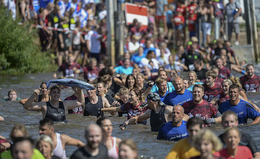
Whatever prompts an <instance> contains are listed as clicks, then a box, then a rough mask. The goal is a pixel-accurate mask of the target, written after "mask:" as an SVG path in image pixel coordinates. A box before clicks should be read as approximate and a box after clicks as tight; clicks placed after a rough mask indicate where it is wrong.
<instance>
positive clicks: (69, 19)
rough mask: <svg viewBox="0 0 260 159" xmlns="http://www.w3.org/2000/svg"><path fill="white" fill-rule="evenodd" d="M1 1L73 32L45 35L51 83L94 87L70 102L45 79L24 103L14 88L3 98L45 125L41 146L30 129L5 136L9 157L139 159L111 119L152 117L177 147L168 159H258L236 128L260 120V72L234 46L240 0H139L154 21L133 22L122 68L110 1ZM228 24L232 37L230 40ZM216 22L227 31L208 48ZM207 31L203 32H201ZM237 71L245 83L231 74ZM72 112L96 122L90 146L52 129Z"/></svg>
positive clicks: (43, 31)
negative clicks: (109, 44) (110, 25)
mask: <svg viewBox="0 0 260 159" xmlns="http://www.w3.org/2000/svg"><path fill="white" fill-rule="evenodd" d="M2 3H4V4H5V5H6V6H7V7H8V9H10V10H11V11H12V14H13V18H15V16H14V15H16V14H15V11H14V10H13V5H19V12H20V14H21V15H22V18H23V21H24V22H25V23H26V22H27V21H35V23H37V24H39V25H41V26H49V27H53V28H63V29H67V30H71V31H73V33H70V32H60V31H55V30H49V29H48V28H40V29H39V35H40V40H41V47H42V51H46V50H48V49H50V48H51V47H52V48H53V49H54V51H55V52H56V53H57V54H56V55H57V61H58V65H59V68H58V70H57V71H56V72H55V73H54V74H53V78H79V79H83V80H84V81H86V82H88V83H90V84H92V85H93V86H94V87H95V89H94V90H87V91H86V92H87V94H84V93H83V91H82V89H80V88H78V87H73V88H72V90H73V91H74V93H73V95H71V96H69V97H66V98H65V99H64V100H61V91H62V89H66V88H67V87H65V86H63V85H54V86H52V87H51V88H50V89H47V85H46V83H45V82H42V83H41V84H40V88H39V89H35V90H34V91H33V94H32V95H31V96H30V97H29V98H26V99H19V98H18V97H17V93H16V91H15V90H10V91H9V92H8V97H7V98H6V99H5V101H19V102H20V103H21V104H22V105H23V108H24V109H25V110H28V111H37V112H39V111H40V112H41V113H42V116H43V119H42V120H41V121H40V123H39V124H40V126H39V134H40V136H39V137H38V138H37V139H36V140H35V141H32V140H31V139H30V138H28V132H27V130H26V127H25V126H24V125H16V126H15V127H14V128H13V130H12V131H11V133H10V141H9V140H6V138H5V137H3V136H1V137H0V141H1V142H0V150H1V152H2V153H1V158H2V159H9V158H14V159H21V158H24V159H29V158H35V157H36V158H39V159H40V158H47V159H50V158H55V159H58V158H60V159H66V158H67V156H66V152H65V147H66V146H67V145H72V146H77V147H78V148H79V149H78V150H76V151H75V152H74V153H73V154H72V155H71V156H70V158H71V159H81V158H82V159H83V158H93V159H94V158H98V159H103V158H104V159H107V158H114V159H117V158H120V159H126V158H128V159H136V158H138V148H137V145H136V144H135V142H134V141H133V140H129V139H127V140H121V139H120V138H117V137H112V131H113V124H112V122H111V120H110V119H109V117H107V116H118V117H127V120H126V121H125V122H123V123H122V124H120V129H121V130H123V131H127V127H128V126H129V125H133V124H145V125H146V124H147V120H148V119H149V121H150V127H151V131H152V132H158V136H157V138H156V139H157V140H168V141H175V142H176V143H175V144H174V146H173V147H172V149H171V150H169V153H168V155H167V156H166V158H167V159H173V158H176V159H189V158H192V159H222V158H223V159H224V158H235V159H240V158H241V159H245V158H260V151H259V150H258V148H257V146H256V143H255V141H254V140H253V138H252V136H250V135H249V134H247V133H244V132H242V131H241V130H239V129H238V128H237V126H238V125H239V124H248V125H253V124H257V123H259V122H260V109H259V107H258V106H257V105H256V104H254V103H253V102H251V101H250V100H249V99H248V98H247V92H258V90H259V84H260V79H259V78H260V77H259V76H257V75H256V74H255V68H254V65H253V64H245V61H238V58H237V57H236V53H235V52H234V51H233V50H232V48H231V45H232V44H231V35H232V30H233V29H234V31H235V33H236V41H235V43H234V44H235V45H239V23H238V17H239V16H240V15H241V6H240V4H239V2H238V1H235V0H229V1H228V2H227V3H225V1H224V2H223V1H221V0H214V1H213V0H198V1H197V0H186V1H184V0H176V1H171V0H168V1H167V0H156V1H152V0H134V1H133V3H135V4H137V5H143V6H148V7H149V13H148V21H149V24H148V26H147V28H144V27H143V26H142V22H140V21H138V20H137V19H134V21H133V23H132V24H130V25H128V26H127V27H126V29H125V32H126V35H127V36H126V40H125V41H126V43H125V47H124V56H123V57H122V58H121V59H120V60H118V62H117V64H116V66H108V65H107V64H106V63H105V61H106V53H107V51H106V34H107V31H106V18H105V17H106V6H105V4H104V2H102V1H98V0H96V1H94V0H84V1H75V0H72V1H71V2H70V1H66V0H57V1H54V2H53V1H43V0H40V1H38V0H33V1H30V0H21V1H18V2H16V3H15V2H14V0H4V1H3V2H2ZM14 8H15V7H14ZM225 17H227V21H228V28H227V29H228V38H227V37H226V35H225V33H224V18H225ZM213 20H219V22H220V28H219V30H215V32H216V31H218V32H219V33H220V34H221V39H216V40H213V41H212V42H211V40H210V34H211V32H212V30H211V28H212V24H213ZM200 24H201V29H202V30H199V29H198V28H200V27H198V25H200ZM186 25H187V27H188V31H189V40H188V41H189V42H188V43H186V42H187V41H186V31H187V29H186ZM161 26H163V32H161V31H160V30H161V29H160V27H161ZM200 33H202V35H203V36H202V37H203V39H202V41H203V42H202V45H200V44H199V37H200ZM222 38H223V39H222ZM171 45H175V47H176V50H177V51H176V54H174V53H173V52H171V51H170V49H169V46H171ZM80 55H82V57H83V60H82V63H81V64H79V63H78V61H79V57H80ZM63 59H64V60H63ZM234 71H235V72H236V73H234ZM60 73H62V75H60ZM233 73H234V74H233ZM235 74H241V75H242V76H241V77H234V75H235ZM70 114H82V115H83V116H96V117H97V120H96V121H95V122H96V124H94V123H93V124H90V125H88V126H87V127H86V129H85V138H86V144H85V143H84V142H83V141H80V140H78V139H74V138H72V137H70V136H68V135H66V134H60V133H58V132H55V131H54V123H55V122H65V123H66V122H67V119H66V116H68V115H70ZM109 114H110V115H109ZM248 119H252V120H253V121H252V122H251V121H250V122H248ZM0 121H4V118H2V117H1V118H0ZM213 124H221V125H222V127H223V128H224V129H225V130H224V133H223V134H221V135H219V136H216V134H214V133H213V132H212V131H211V130H209V129H207V127H210V126H212V125H213ZM129 138H130V137H129ZM169 144H172V143H171V142H169ZM162 158H163V157H162Z"/></svg>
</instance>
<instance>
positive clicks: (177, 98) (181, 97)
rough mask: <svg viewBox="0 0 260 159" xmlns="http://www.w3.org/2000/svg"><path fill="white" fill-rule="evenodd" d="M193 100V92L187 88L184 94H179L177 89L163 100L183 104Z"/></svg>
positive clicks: (171, 103)
mask: <svg viewBox="0 0 260 159" xmlns="http://www.w3.org/2000/svg"><path fill="white" fill-rule="evenodd" d="M191 100H193V97H192V93H191V92H190V91H188V90H187V89H185V92H184V93H183V94H178V93H176V91H174V92H172V93H169V94H168V95H167V96H166V97H165V98H164V100H163V103H164V104H166V105H171V106H174V105H182V104H183V103H185V102H188V101H191Z"/></svg>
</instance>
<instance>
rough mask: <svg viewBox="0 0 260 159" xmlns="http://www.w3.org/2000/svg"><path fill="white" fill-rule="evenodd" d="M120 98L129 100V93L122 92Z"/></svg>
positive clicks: (125, 100)
mask: <svg viewBox="0 0 260 159" xmlns="http://www.w3.org/2000/svg"><path fill="white" fill-rule="evenodd" d="M120 99H121V100H122V101H123V102H124V103H127V102H128V100H129V94H122V95H120Z"/></svg>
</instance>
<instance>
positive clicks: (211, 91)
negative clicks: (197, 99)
mask: <svg viewBox="0 0 260 159" xmlns="http://www.w3.org/2000/svg"><path fill="white" fill-rule="evenodd" d="M203 86H204V96H203V99H204V100H206V101H209V102H210V101H211V100H212V99H213V98H214V97H216V96H218V95H219V94H220V93H221V92H222V88H221V85H219V84H218V83H216V82H215V85H214V86H213V87H211V88H210V87H208V86H207V85H206V83H204V84H203Z"/></svg>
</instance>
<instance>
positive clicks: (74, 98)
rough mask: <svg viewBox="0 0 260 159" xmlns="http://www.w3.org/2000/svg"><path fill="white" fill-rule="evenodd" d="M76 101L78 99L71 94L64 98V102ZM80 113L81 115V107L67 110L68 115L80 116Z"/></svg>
mask: <svg viewBox="0 0 260 159" xmlns="http://www.w3.org/2000/svg"><path fill="white" fill-rule="evenodd" d="M84 96H85V97H87V96H86V95H84ZM77 99H78V97H77V96H75V95H74V94H73V95H71V96H69V97H67V98H65V99H64V100H77ZM82 113H83V109H82V106H79V107H76V108H73V109H69V110H68V114H82Z"/></svg>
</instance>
